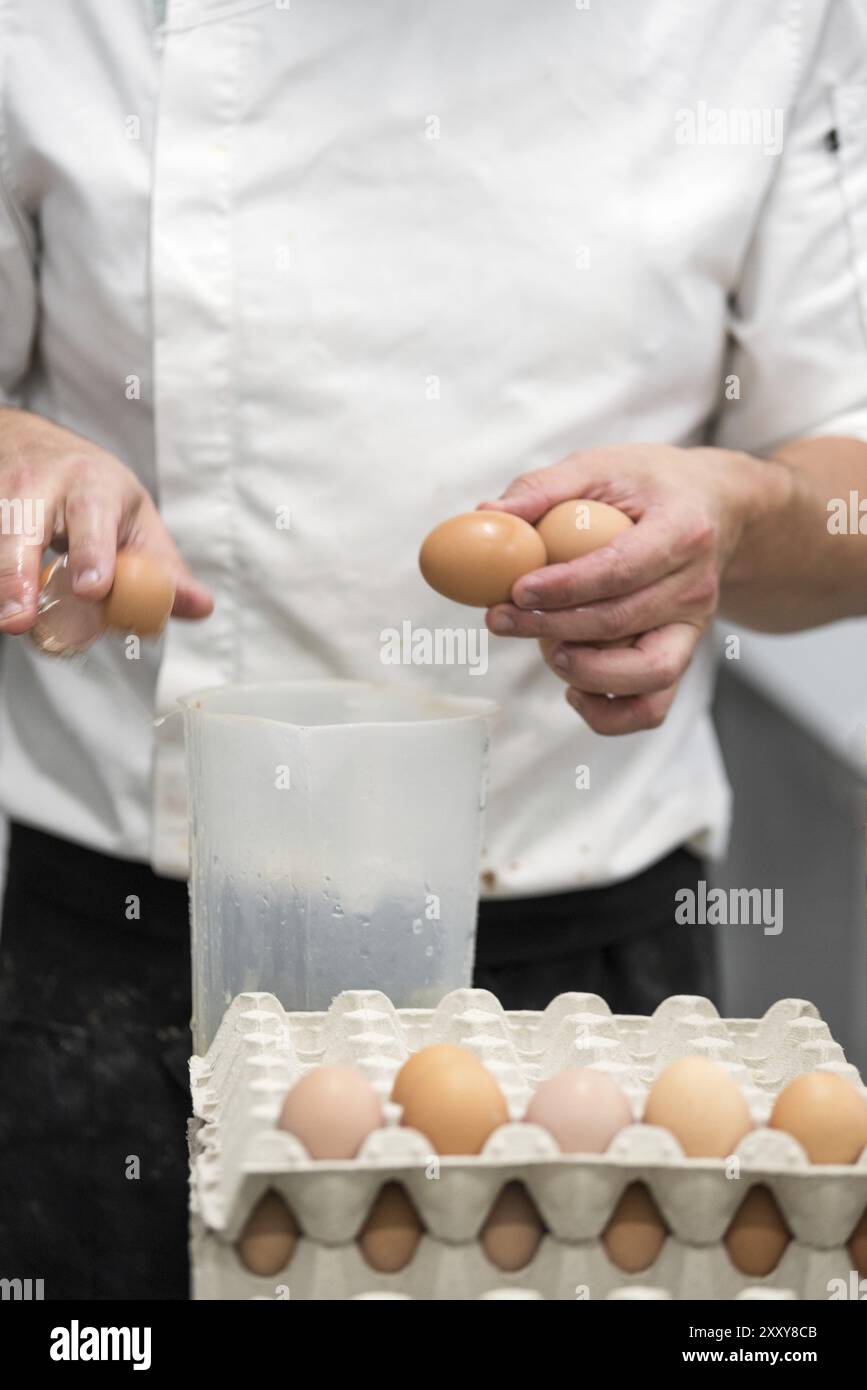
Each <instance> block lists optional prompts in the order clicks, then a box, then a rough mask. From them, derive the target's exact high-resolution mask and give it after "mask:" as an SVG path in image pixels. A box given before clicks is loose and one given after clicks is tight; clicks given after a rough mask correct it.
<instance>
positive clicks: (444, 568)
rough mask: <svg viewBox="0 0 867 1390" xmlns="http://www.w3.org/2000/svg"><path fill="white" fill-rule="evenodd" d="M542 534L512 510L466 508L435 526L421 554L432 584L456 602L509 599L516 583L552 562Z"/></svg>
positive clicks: (478, 605)
mask: <svg viewBox="0 0 867 1390" xmlns="http://www.w3.org/2000/svg"><path fill="white" fill-rule="evenodd" d="M546 559H547V556H546V554H545V546H544V544H543V542H542V538H541V536H540V535H539V534H538V532H537V531H536V530H535V529H534V528H533V527H532V526H531V525H530V523H529V522H527V521H522V520H521V518H520V517H519V516H511V515H510V514H509V513H508V512H495V511H483V512H464V513H462V514H461V515H460V516H452V517H449V519H448V520H447V521H443V522H441V523H440V525H439V526H436V527H434V529H433V531H431V533H430V535H429V536H428V537H427V538H426V539H425V541H424V543H423V545H422V548H421V552H420V554H419V557H418V562H419V568H420V569H421V572H422V574H423V575H424V578H425V579H426V580H427V582H428V584H430V586H431V588H432V589H436V591H437V593H438V594H444V595H445V597H446V598H450V599H454V601H455V602H456V603H466V604H468V605H469V606H470V607H472V608H490V607H491V605H492V604H494V603H506V602H507V601H508V599H509V598H510V596H511V592H512V585H513V584H514V583H515V581H516V580H518V579H520V578H521V576H522V575H524V574H529V573H530V571H531V570H535V569H541V568H542V566H543V565H544V564H545V563H546Z"/></svg>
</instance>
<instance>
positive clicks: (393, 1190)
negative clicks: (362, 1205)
mask: <svg viewBox="0 0 867 1390" xmlns="http://www.w3.org/2000/svg"><path fill="white" fill-rule="evenodd" d="M423 1233H424V1227H423V1226H422V1224H421V1221H420V1219H419V1215H418V1212H417V1211H416V1209H415V1207H414V1206H413V1204H412V1202H411V1201H410V1199H409V1197H408V1196H407V1194H406V1191H405V1189H404V1188H403V1187H402V1186H401V1184H400V1183H398V1182H387V1183H386V1184H385V1186H384V1187H382V1188H380V1190H379V1193H378V1195H377V1198H376V1201H375V1202H374V1204H373V1206H372V1207H371V1208H370V1211H369V1212H368V1215H367V1220H366V1221H365V1223H364V1225H363V1227H362V1228H361V1232H360V1234H359V1237H358V1245H359V1248H360V1250H361V1253H362V1255H363V1256H364V1258H365V1260H366V1261H367V1263H368V1264H369V1265H370V1267H371V1269H375V1270H378V1271H379V1273H381V1274H396V1273H397V1272H398V1270H401V1269H405V1268H406V1266H407V1265H408V1264H409V1262H410V1260H411V1259H412V1257H413V1255H414V1254H415V1252H416V1250H417V1249H418V1244H419V1241H420V1240H421V1238H422V1235H423Z"/></svg>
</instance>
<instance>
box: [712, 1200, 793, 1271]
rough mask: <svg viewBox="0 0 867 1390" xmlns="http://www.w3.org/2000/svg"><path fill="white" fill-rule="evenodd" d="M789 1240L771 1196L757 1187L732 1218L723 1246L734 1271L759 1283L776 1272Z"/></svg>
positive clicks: (787, 1229) (787, 1232)
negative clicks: (738, 1271)
mask: <svg viewBox="0 0 867 1390" xmlns="http://www.w3.org/2000/svg"><path fill="white" fill-rule="evenodd" d="M790 1239H791V1237H790V1235H789V1228H788V1226H787V1225H786V1223H785V1221H784V1220H783V1214H782V1212H781V1211H780V1208H779V1207H778V1206H777V1203H776V1201H775V1200H774V1195H773V1193H772V1192H770V1191H769V1189H768V1188H767V1187H765V1186H764V1184H759V1186H758V1187H752V1188H750V1190H749V1192H748V1193H747V1195H746V1197H745V1198H744V1200H743V1202H742V1203H741V1205H740V1206H739V1207H738V1209H737V1211H736V1212H735V1214H734V1216H733V1217H732V1219H731V1223H730V1225H729V1228H728V1230H727V1231H726V1235H725V1242H724V1243H725V1247H726V1250H727V1251H728V1255H729V1259H730V1260H731V1262H732V1264H733V1265H734V1267H735V1269H737V1270H740V1272H741V1274H748V1275H750V1276H751V1277H754V1278H757V1279H763V1278H764V1276H765V1275H766V1274H770V1272H771V1270H772V1269H776V1267H777V1265H778V1264H779V1263H780V1260H781V1259H782V1258H783V1252H784V1251H785V1249H786V1246H787V1245H788V1244H789V1241H790Z"/></svg>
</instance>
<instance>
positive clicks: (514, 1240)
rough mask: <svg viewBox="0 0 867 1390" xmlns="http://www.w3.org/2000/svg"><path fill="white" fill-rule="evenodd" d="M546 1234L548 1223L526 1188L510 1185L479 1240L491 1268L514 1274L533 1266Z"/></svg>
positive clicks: (503, 1193) (511, 1183)
mask: <svg viewBox="0 0 867 1390" xmlns="http://www.w3.org/2000/svg"><path fill="white" fill-rule="evenodd" d="M544 1234H545V1223H544V1222H543V1220H542V1218H541V1216H540V1215H539V1212H538V1210H537V1209H536V1204H535V1202H534V1201H533V1199H532V1198H531V1196H530V1194H529V1193H528V1191H527V1189H526V1188H525V1186H524V1184H523V1183H522V1182H509V1183H506V1186H505V1187H504V1188H503V1190H502V1191H501V1193H500V1195H499V1196H498V1198H497V1200H496V1201H495V1202H494V1205H493V1206H492V1207H491V1210H490V1213H489V1215H488V1219H487V1221H486V1222H485V1224H484V1226H483V1227H482V1233H481V1236H480V1237H479V1239H480V1241H481V1245H482V1249H483V1250H484V1252H485V1254H486V1256H487V1257H488V1259H489V1260H490V1262H491V1264H492V1265H496V1267H497V1269H503V1270H506V1271H507V1272H508V1273H513V1272H514V1271H515V1270H517V1269H523V1268H524V1266H525V1265H528V1264H529V1263H530V1261H531V1260H532V1259H533V1256H534V1255H535V1254H536V1251H537V1250H538V1249H539V1245H540V1244H541V1241H542V1237H543V1236H544Z"/></svg>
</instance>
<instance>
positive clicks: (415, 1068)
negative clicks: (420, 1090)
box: [391, 1043, 482, 1105]
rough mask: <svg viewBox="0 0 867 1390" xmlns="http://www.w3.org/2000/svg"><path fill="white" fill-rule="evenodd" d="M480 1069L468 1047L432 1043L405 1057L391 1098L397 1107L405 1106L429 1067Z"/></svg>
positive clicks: (474, 1055) (478, 1062)
mask: <svg viewBox="0 0 867 1390" xmlns="http://www.w3.org/2000/svg"><path fill="white" fill-rule="evenodd" d="M444 1065H445V1066H449V1067H454V1066H458V1067H466V1066H470V1067H480V1066H481V1065H482V1063H481V1062H480V1061H479V1059H478V1057H477V1056H476V1054H475V1052H470V1049H469V1048H468V1047H461V1046H460V1044H459V1043H434V1044H433V1045H432V1046H431V1047H420V1048H419V1050H418V1052H413V1053H412V1054H411V1055H410V1056H409V1057H407V1059H406V1061H405V1062H404V1064H403V1066H402V1067H401V1069H400V1071H399V1072H398V1073H397V1076H396V1077H395V1078H394V1087H393V1089H392V1092H391V1098H392V1100H393V1101H395V1102H396V1103H397V1104H398V1105H405V1104H406V1098H407V1096H408V1095H409V1093H410V1091H411V1090H412V1088H413V1087H414V1086H415V1084H416V1082H417V1080H418V1078H419V1077H420V1076H424V1074H425V1072H426V1071H428V1070H429V1069H430V1068H431V1067H441V1066H444Z"/></svg>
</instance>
